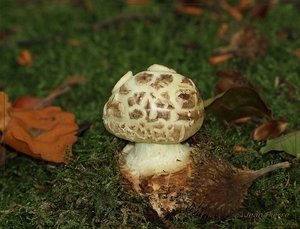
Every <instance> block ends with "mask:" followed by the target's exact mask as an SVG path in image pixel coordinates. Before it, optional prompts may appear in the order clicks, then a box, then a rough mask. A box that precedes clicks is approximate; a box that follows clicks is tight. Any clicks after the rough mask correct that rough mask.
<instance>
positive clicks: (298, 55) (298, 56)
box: [295, 48, 300, 58]
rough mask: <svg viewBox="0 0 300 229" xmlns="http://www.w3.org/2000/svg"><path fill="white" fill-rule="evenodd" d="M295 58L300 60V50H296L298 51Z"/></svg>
mask: <svg viewBox="0 0 300 229" xmlns="http://www.w3.org/2000/svg"><path fill="white" fill-rule="evenodd" d="M295 56H296V57H297V58H300V48H298V49H296V51H295Z"/></svg>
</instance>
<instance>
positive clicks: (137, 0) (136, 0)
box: [127, 0, 149, 6]
mask: <svg viewBox="0 0 300 229" xmlns="http://www.w3.org/2000/svg"><path fill="white" fill-rule="evenodd" d="M127 3H128V4H129V5H134V6H137V5H147V4H148V3H149V0H127Z"/></svg>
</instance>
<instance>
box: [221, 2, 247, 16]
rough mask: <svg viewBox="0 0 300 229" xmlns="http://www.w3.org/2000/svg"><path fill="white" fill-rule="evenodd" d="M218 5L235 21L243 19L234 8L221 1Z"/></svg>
mask: <svg viewBox="0 0 300 229" xmlns="http://www.w3.org/2000/svg"><path fill="white" fill-rule="evenodd" d="M220 5H221V7H222V8H223V9H224V10H226V11H227V12H228V13H229V14H230V15H231V16H232V17H234V18H235V19H236V20H238V21H241V20H242V19H243V15H242V14H241V13H240V12H239V11H238V10H237V9H236V8H234V7H232V6H230V5H229V4H228V3H227V2H226V1H225V0H221V1H220Z"/></svg>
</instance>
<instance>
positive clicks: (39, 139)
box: [0, 93, 78, 163]
mask: <svg viewBox="0 0 300 229" xmlns="http://www.w3.org/2000/svg"><path fill="white" fill-rule="evenodd" d="M1 98H2V101H0V102H2V104H1V103H0V105H1V106H2V105H3V103H4V104H7V103H8V98H7V95H6V94H5V93H4V95H2V96H1ZM3 98H4V99H3ZM6 107H9V106H8V105H6ZM4 117H6V118H5V122H1V123H2V126H1V131H2V138H1V141H2V142H3V143H5V144H7V145H9V146H10V147H12V148H14V149H16V150H17V151H19V152H22V153H25V154H27V155H29V156H31V157H34V158H37V159H42V160H45V161H51V162H56V163H61V162H63V163H67V159H66V158H65V157H70V156H72V145H73V143H74V142H76V140H77V137H76V136H75V134H76V131H77V129H78V126H77V124H76V123H75V116H74V115H73V114H71V113H68V112H64V111H62V110H61V108H59V107H45V108H42V109H39V110H32V109H27V110H26V109H16V108H13V109H10V110H9V111H7V110H6V111H5V112H2V113H0V118H2V119H3V118H4ZM7 120H8V121H7ZM3 123H4V125H3Z"/></svg>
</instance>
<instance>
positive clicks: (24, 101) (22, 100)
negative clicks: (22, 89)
mask: <svg viewBox="0 0 300 229" xmlns="http://www.w3.org/2000/svg"><path fill="white" fill-rule="evenodd" d="M42 100H43V98H39V97H31V96H27V95H25V96H21V97H19V98H17V99H16V100H15V101H14V103H13V105H12V106H13V108H18V109H33V108H34V107H35V106H37V105H38V104H39V103H40V102H41V101H42Z"/></svg>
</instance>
